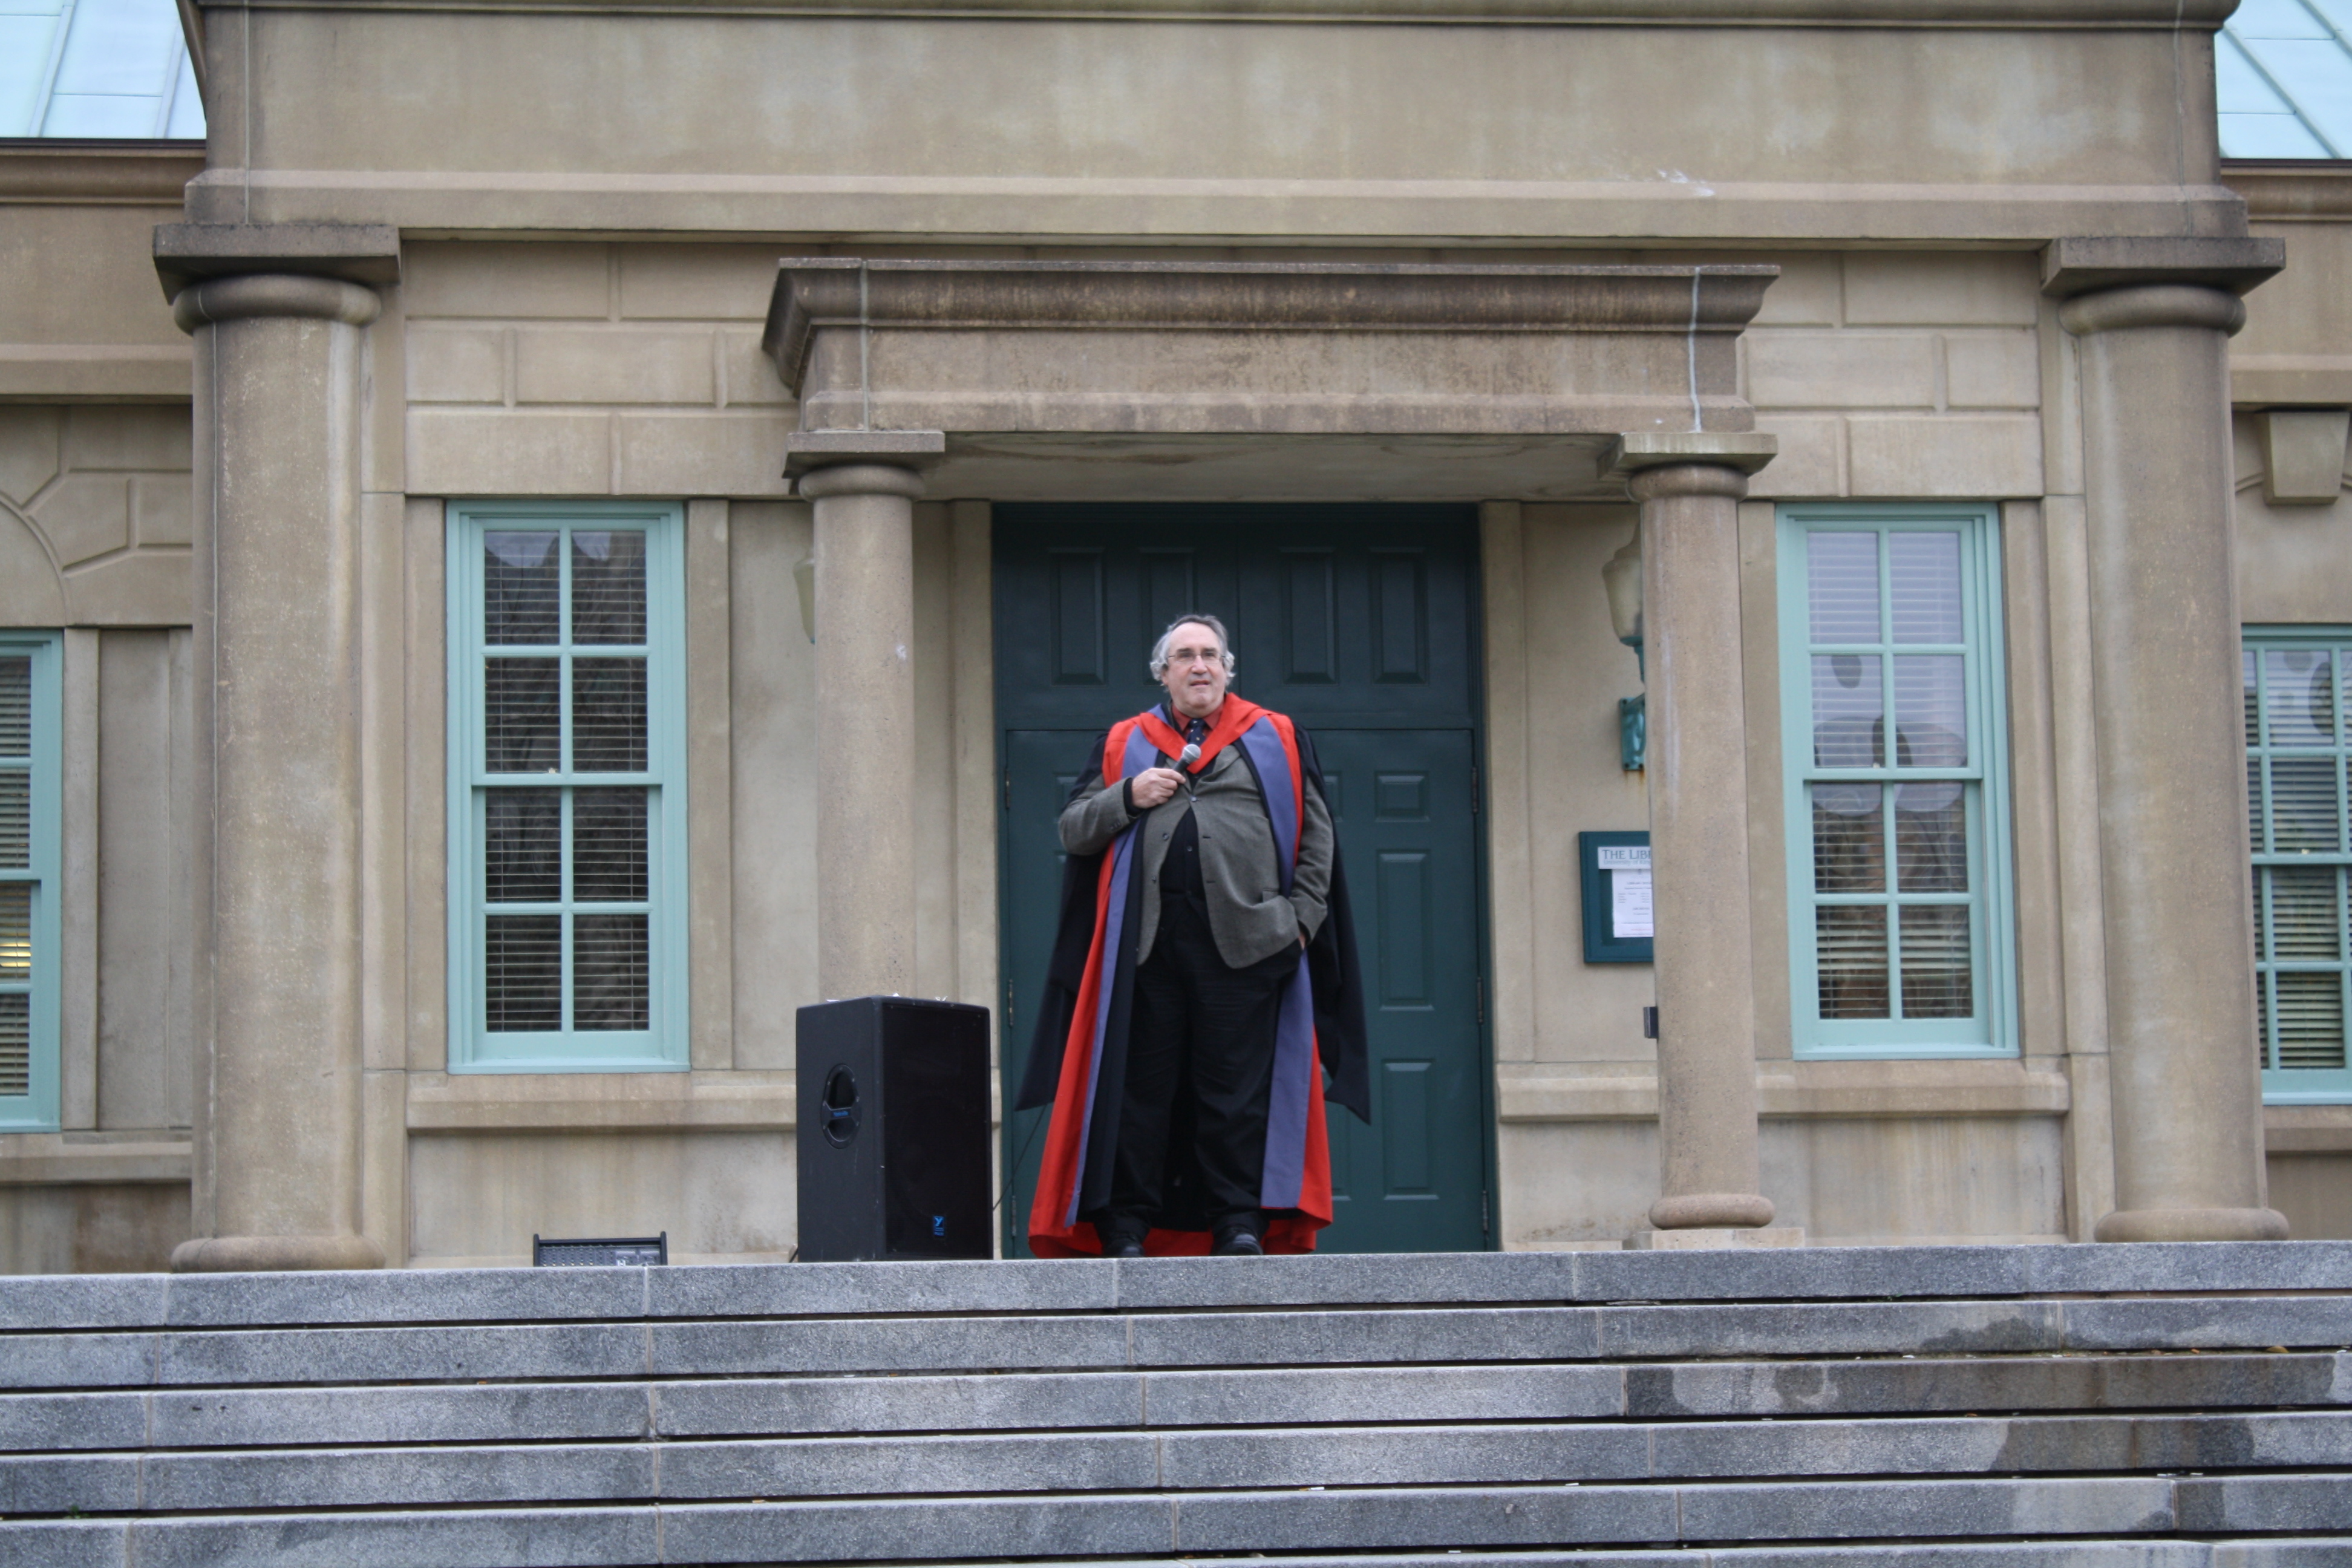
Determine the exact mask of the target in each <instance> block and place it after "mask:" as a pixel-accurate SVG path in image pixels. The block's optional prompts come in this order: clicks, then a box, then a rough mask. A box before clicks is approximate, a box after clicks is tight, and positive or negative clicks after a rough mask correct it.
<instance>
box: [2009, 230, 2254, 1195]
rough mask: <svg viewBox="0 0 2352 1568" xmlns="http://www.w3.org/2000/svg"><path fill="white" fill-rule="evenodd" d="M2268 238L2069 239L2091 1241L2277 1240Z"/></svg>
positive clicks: (2054, 267) (2063, 316)
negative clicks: (2272, 1109)
mask: <svg viewBox="0 0 2352 1568" xmlns="http://www.w3.org/2000/svg"><path fill="white" fill-rule="evenodd" d="M2283 248H2284V247H2282V246H2281V244H2280V242H2279V241H2277V240H2257V239H2235V240H2232V239H2170V240H2116V239H2088V240H2077V239H2065V240H2061V241H2059V242H2058V243H2057V244H2055V245H2053V246H2052V247H2051V248H2050V250H2049V252H2048V253H2047V254H2046V256H2045V260H2044V278H2045V286H2046V289H2047V291H2048V292H2050V293H2052V294H2053V295H2056V296H2058V297H2060V298H2062V299H2063V300H2065V301H2066V302H2065V303H2064V304H2063V306H2061V307H2060V310H2059V314H2058V319H2059V321H2060V322H2061V324H2063V326H2064V327H2065V329H2066V330H2067V331H2070V332H2073V333H2074V334H2075V335H2076V336H2077V337H2078V338H2080V339H2081V349H2080V353H2081V363H2082V389H2083V390H2082V400H2083V446H2084V507H2085V513H2086V519H2087V530H2086V536H2087V543H2088V551H2089V558H2090V600H2091V679H2092V688H2093V691H2094V694H2095V699H2094V705H2093V710H2094V712H2095V716H2096V720H2095V738H2096V742H2097V748H2098V775H2097V776H2098V790H2099V823H2100V850H2101V860H2102V863H2103V868H2104V869H2103V874H2102V876H2103V889H2104V891H2105V946H2106V955H2107V1037H2108V1048H2109V1052H2110V1055H2109V1058H2108V1061H2109V1071H2110V1073H2111V1074H2112V1088H2113V1094H2114V1107H2115V1110H2114V1116H2115V1149H2116V1205H2117V1207H2116V1212H2115V1213H2113V1214H2110V1215H2106V1216H2105V1218H2103V1219H2101V1220H2100V1221H2099V1223H2098V1226H2097V1229H2096V1232H2095V1234H2096V1236H2097V1237H2098V1239H2100V1240H2101V1241H2225V1240H2249V1239H2252V1240H2259V1239H2269V1238H2277V1237H2284V1236H2285V1235H2286V1221H2285V1219H2284V1216H2282V1215H2279V1214H2278V1213H2277V1212H2276V1211H2274V1210H2273V1209H2271V1208H2270V1207H2268V1206H2267V1203H2266V1184H2265V1181H2264V1174H2263V1125H2262V1084H2261V1078H2260V1070H2259V1069H2260V1062H2259V1058H2258V1057H2257V1055H2256V1047H2255V1039H2254V1032H2253V1021H2254V986H2253V958H2252V955H2253V934H2252V914H2251V910H2250V908H2249V902H2250V901H2249V899H2248V896H2247V868H2248V865H2249V858H2248V844H2247V834H2246V782H2245V746H2244V740H2243V729H2242V718H2241V716H2240V700H2241V699H2240V692H2239V674H2238V643H2239V629H2238V607H2237V591H2236V585H2237V573H2236V563H2235V561H2234V559H2233V553H2234V552H2233V538H2232V534H2233V525H2232V521H2231V490H2232V489H2233V485H2232V468H2231V448H2230V389H2229V363H2228V348H2227V345H2228V342H2229V338H2230V335H2231V333H2232V332H2235V331H2237V330H2238V328H2239V327H2240V326H2241V325H2242V324H2243V322H2244V321H2245V307H2244V306H2243V305H2242V304H2241V303H2240V302H2239V300H2238V295H2239V294H2241V293H2242V292H2243V291H2244V290H2246V289H2250V288H2252V287H2253V286H2254V285H2255V284H2257V283H2259V282H2261V281H2262V280H2263V279H2265V278H2268V277H2269V276H2271V274H2273V273H2274V272H2276V271H2277V270H2278V268H2279V265H2280V263H2281V261H2282V260H2283V259H2284V258H2283V255H2282V251H2283Z"/></svg>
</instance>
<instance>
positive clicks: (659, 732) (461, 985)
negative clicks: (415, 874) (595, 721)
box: [446, 501, 688, 1073]
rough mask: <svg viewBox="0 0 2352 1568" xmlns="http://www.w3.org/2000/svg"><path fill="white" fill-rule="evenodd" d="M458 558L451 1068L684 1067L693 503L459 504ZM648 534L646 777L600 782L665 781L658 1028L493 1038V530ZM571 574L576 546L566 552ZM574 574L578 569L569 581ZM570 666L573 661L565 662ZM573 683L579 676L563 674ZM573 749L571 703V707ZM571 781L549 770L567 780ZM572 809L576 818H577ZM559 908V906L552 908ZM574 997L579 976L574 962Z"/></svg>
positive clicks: (654, 968)
mask: <svg viewBox="0 0 2352 1568" xmlns="http://www.w3.org/2000/svg"><path fill="white" fill-rule="evenodd" d="M446 516H447V529H446V544H447V552H448V571H447V578H448V623H447V626H448V632H447V637H448V656H449V668H448V680H449V687H448V710H449V711H448V755H447V761H446V765H447V770H448V782H449V793H448V851H449V852H448V876H449V883H448V888H449V917H448V925H449V933H448V934H449V1070H450V1071H451V1072H453V1073H532V1072H684V1071H685V1070H687V1068H688V1039H687V1029H688V1015H687V1005H688V995H687V988H688V965H687V942H688V922H687V831H686V822H687V810H688V801H687V794H686V625H685V619H686V509H685V508H684V507H682V506H679V505H676V504H668V503H658V502H656V503H647V502H642V501H452V502H450V503H449V505H448V509H447V513H446ZM532 527H537V528H545V529H551V530H558V529H572V528H587V529H597V530H604V529H631V528H635V529H642V530H643V531H644V532H645V534H646V644H645V646H646V772H645V773H642V774H618V773H610V774H608V773H599V774H595V775H593V777H594V780H595V782H597V783H599V784H603V783H621V784H625V783H630V782H638V783H644V784H651V785H653V786H654V797H653V802H652V809H653V812H654V813H655V815H656V825H655V826H652V827H651V829H650V830H649V833H648V837H649V840H650V842H649V843H648V846H647V849H648V854H649V857H650V859H651V864H650V865H649V866H648V868H647V878H646V891H647V893H648V894H649V895H650V896H649V899H648V903H649V904H650V913H649V918H648V920H647V921H646V926H647V943H648V952H647V956H646V969H647V984H648V992H649V994H648V1009H647V1018H648V1020H649V1024H650V1026H649V1027H647V1028H645V1029H636V1030H575V1029H564V1030H550V1031H546V1032H543V1033H530V1034H523V1033H512V1034H509V1033H501V1034H498V1035H492V1034H490V1033H489V1032H488V1028H487V1027H486V1020H485V1017H484V1014H483V1005H484V1003H483V994H482V982H481V973H480V965H479V963H478V960H477V955H478V953H479V952H480V951H481V943H482V935H483V929H484V928H483V921H484V918H485V913H486V911H485V909H484V905H483V900H482V899H481V896H480V891H479V889H480V886H481V882H480V879H481V876H482V865H481V853H482V846H481V816H480V809H479V797H480V790H481V788H482V786H483V784H484V783H485V775H484V774H483V773H482V771H481V757H482V752H481V743H482V732H481V710H482V680H481V672H482V669H483V668H484V666H485V662H486V659H487V657H488V656H487V654H486V651H485V649H484V647H483V642H482V626H481V603H482V592H481V590H482V574H481V562H482V552H481V550H480V548H479V541H480V538H481V536H482V534H483V533H484V531H487V530H490V529H501V530H503V529H515V528H532ZM565 559H566V562H567V564H566V567H565V570H566V572H567V574H568V572H569V570H570V568H569V564H568V561H569V552H565ZM567 581H568V577H567ZM566 668H567V672H568V668H569V667H568V665H567V667H566ZM564 679H565V681H566V686H565V689H566V690H567V692H568V690H569V680H570V677H569V674H568V673H567V674H566V676H565V678H564ZM571 723H572V716H571V704H570V703H569V701H568V700H567V701H565V702H564V703H563V705H562V725H563V727H564V731H565V735H564V742H565V745H566V748H567V750H566V752H565V755H566V756H567V757H568V756H569V751H568V747H569V742H570V734H569V731H570V728H571ZM571 777H572V775H571V774H569V773H562V774H556V775H551V779H550V782H551V783H568V782H569V781H570V779H571ZM570 809H571V808H570V805H569V801H568V798H567V802H566V805H565V807H564V810H565V813H566V816H567V818H568V816H569V813H570ZM555 907H561V906H555ZM525 908H529V906H526V907H525ZM563 986H564V1005H565V1009H566V1011H567V1013H568V1011H569V1009H570V1004H571V986H572V974H571V968H570V965H569V963H567V964H566V965H565V968H564V976H563Z"/></svg>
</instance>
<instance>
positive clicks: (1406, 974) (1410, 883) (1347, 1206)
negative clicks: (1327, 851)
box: [1314, 730, 1487, 1252]
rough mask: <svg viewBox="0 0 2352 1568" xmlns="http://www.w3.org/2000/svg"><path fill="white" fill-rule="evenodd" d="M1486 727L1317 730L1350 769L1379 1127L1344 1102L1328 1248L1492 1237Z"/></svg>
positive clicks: (1328, 764)
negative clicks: (1479, 794)
mask: <svg viewBox="0 0 2352 1568" xmlns="http://www.w3.org/2000/svg"><path fill="white" fill-rule="evenodd" d="M1473 740H1474V736H1473V735H1472V734H1471V732H1470V731H1466V730H1384V731H1383V730H1323V731H1315V732H1314V741H1315V749H1316V752H1318V754H1319V755H1320V756H1321V758H1322V759H1323V764H1324V767H1325V769H1326V770H1327V773H1338V774H1339V775H1340V778H1341V780H1342V783H1341V784H1340V785H1339V788H1337V789H1335V790H1334V791H1333V792H1332V793H1333V794H1334V795H1336V796H1338V797H1339V798H1338V799H1337V801H1336V802H1335V803H1334V805H1333V808H1332V816H1333V820H1334V822H1335V824H1336V826H1337V827H1338V830H1339V848H1340V853H1341V854H1343V855H1344V856H1346V858H1347V867H1348V892H1349V902H1350V904H1351V905H1352V907H1353V908H1354V910H1355V915H1356V946H1357V952H1358V953H1359V955H1360V958H1361V959H1362V961H1363V964H1364V972H1365V973H1364V982H1365V984H1364V991H1365V995H1364V1013H1365V1020H1366V1026H1367V1033H1368V1034H1369V1036H1370V1049H1371V1068H1372V1072H1371V1079H1372V1124H1371V1125H1370V1127H1365V1126H1362V1125H1361V1124H1360V1123H1358V1122H1357V1121H1356V1119H1355V1117H1354V1116H1353V1115H1352V1114H1351V1113H1349V1112H1348V1111H1345V1110H1340V1109H1339V1107H1337V1106H1333V1107H1331V1108H1330V1112H1331V1126H1332V1129H1333V1134H1334V1135H1333V1137H1332V1140H1331V1165H1332V1186H1333V1190H1334V1193H1335V1194H1337V1193H1338V1192H1339V1191H1340V1190H1342V1189H1344V1190H1345V1192H1346V1193H1347V1196H1346V1197H1344V1198H1338V1199H1337V1200H1336V1202H1337V1210H1338V1212H1337V1214H1336V1215H1335V1216H1334V1218H1333V1221H1332V1224H1331V1226H1330V1228H1329V1229H1328V1230H1326V1231H1325V1232H1324V1233H1323V1235H1322V1237H1321V1240H1320V1245H1321V1247H1322V1248H1323V1250H1325V1251H1328V1252H1420V1251H1475V1250H1477V1249H1479V1248H1481V1247H1485V1246H1486V1244H1487V1243H1486V1202H1485V1199H1486V1127H1487V1111H1486V1079H1487V1073H1486V1051H1485V1049H1484V1040H1483V1038H1482V1036H1483V1031H1482V1029H1481V1028H1480V1026H1479V1023H1478V1012H1479V1005H1478V972H1479V942H1478V937H1479V928H1480V923H1481V921H1480V899H1479V891H1478V889H1479V878H1478V865H1477V857H1478V845H1477V832H1476V822H1477V818H1476V816H1475V815H1474V813H1473V811H1472V809H1471V807H1472V794H1471V792H1472V787H1473V774H1472V772H1471V759H1472V756H1473V751H1472V742H1473ZM1358 779H1361V780H1367V781H1370V783H1371V784H1372V786H1373V787H1372V789H1371V791H1370V796H1371V798H1370V800H1369V801H1365V800H1362V799H1361V798H1357V799H1350V798H1349V793H1350V792H1349V789H1348V787H1347V784H1348V782H1349V781H1352V780H1358ZM1368 808H1369V809H1368ZM1342 1128H1345V1130H1346V1131H1345V1132H1344V1133H1343V1132H1341V1131H1340V1129H1342Z"/></svg>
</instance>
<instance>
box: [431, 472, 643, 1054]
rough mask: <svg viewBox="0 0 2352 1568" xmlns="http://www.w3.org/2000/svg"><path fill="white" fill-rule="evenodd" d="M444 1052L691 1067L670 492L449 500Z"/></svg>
mask: <svg viewBox="0 0 2352 1568" xmlns="http://www.w3.org/2000/svg"><path fill="white" fill-rule="evenodd" d="M449 533H450V572H449V579H450V598H451V604H450V625H451V627H452V629H453V632H454V634H455V635H454V636H453V637H452V644H451V650H450V652H451V657H450V692H449V712H450V736H449V749H450V764H451V791H450V883H451V886H450V939H451V940H450V974H451V986H450V991H451V998H452V1009H453V1016H452V1026H451V1030H450V1066H451V1068H452V1070H455V1071H465V1070H468V1069H470V1070H473V1071H478V1072H486V1071H487V1072H519V1071H561V1070H565V1069H593V1070H600V1071H616V1070H625V1069H631V1068H683V1067H684V1066H685V1065H686V1039H685V1033H686V1031H685V1018H686V994H685V992H686V981H685V973H686V968H685V953H686V926H685V919H684V916H685V898H684V890H683V889H684V882H683V877H684V868H685V827H686V800H685V790H684V773H683V762H682V759H683V755H684V750H685V736H684V711H685V695H684V694H685V670H684V668H683V665H684V658H683V653H682V647H683V640H682V637H681V636H680V626H679V621H680V617H681V616H682V614H683V610H684V603H683V600H684V588H683V577H682V573H681V568H680V559H679V557H680V550H681V543H680V539H679V533H680V525H679V521H678V517H677V510H676V509H675V508H646V507H620V508H612V509H599V508H595V507H590V506H581V505H567V506H564V507H562V508H551V507H534V506H525V505H491V504H488V503H483V504H477V505H459V506H456V507H453V508H452V509H451V514H450V529H449Z"/></svg>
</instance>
